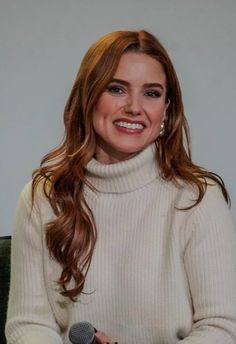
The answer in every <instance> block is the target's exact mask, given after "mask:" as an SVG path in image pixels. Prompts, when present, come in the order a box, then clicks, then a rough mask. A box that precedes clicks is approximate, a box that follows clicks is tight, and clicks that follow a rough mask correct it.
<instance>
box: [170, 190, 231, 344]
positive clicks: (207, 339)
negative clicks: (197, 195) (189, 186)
mask: <svg viewBox="0 0 236 344" xmlns="http://www.w3.org/2000/svg"><path fill="white" fill-rule="evenodd" d="M191 227H193V231H192V234H191V237H190V238H189V241H188V243H187V245H186V249H185V254H184V265H185V269H186V274H187V277H188V281H189V287H190V291H191V296H192V300H193V321H194V324H193V328H192V332H191V333H190V334H189V336H188V337H186V338H185V339H183V340H180V341H178V342H177V343H178V344H223V343H224V344H234V343H236V231H235V228H234V225H233V223H232V219H231V216H230V213H229V210H228V207H227V205H226V202H225V201H224V199H223V196H222V195H221V192H220V191H219V189H218V187H216V186H208V189H207V192H206V195H205V196H204V198H203V200H202V202H201V203H200V204H199V205H198V206H196V207H195V209H194V208H193V213H192V215H191V217H190V218H189V220H188V226H186V231H191ZM186 233H187V232H186Z"/></svg>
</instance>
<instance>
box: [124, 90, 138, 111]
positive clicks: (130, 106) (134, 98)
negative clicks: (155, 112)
mask: <svg viewBox="0 0 236 344" xmlns="http://www.w3.org/2000/svg"><path fill="white" fill-rule="evenodd" d="M124 110H125V112H126V113H127V114H131V115H133V116H138V115H141V113H142V104H141V101H140V97H139V96H138V95H134V94H133V95H129V97H128V98H127V100H126V104H125V106H124Z"/></svg>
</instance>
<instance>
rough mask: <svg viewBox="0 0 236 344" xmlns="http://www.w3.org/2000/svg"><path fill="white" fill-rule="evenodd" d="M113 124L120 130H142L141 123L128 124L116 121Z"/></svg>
mask: <svg viewBox="0 0 236 344" xmlns="http://www.w3.org/2000/svg"><path fill="white" fill-rule="evenodd" d="M114 124H115V125H116V126H118V127H120V128H126V129H131V130H137V129H138V130H142V129H144V125H143V124H141V123H130V122H125V121H117V122H114Z"/></svg>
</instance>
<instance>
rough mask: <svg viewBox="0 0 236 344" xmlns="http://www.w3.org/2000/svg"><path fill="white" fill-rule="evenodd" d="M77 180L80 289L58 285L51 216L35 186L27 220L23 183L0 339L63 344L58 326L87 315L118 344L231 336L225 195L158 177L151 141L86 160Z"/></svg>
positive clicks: (232, 281) (214, 341) (226, 340)
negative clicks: (86, 264)
mask: <svg viewBox="0 0 236 344" xmlns="http://www.w3.org/2000/svg"><path fill="white" fill-rule="evenodd" d="M87 176H88V179H89V180H90V182H91V183H92V184H93V185H94V186H95V188H96V189H97V191H92V190H90V189H89V188H88V187H85V191H84V192H85V197H86V200H87V202H88V204H89V207H90V208H91V210H92V212H93V214H94V216H95V221H96V226H97V231H98V239H97V243H96V248H95V252H94V255H93V258H92V263H91V266H90V268H89V272H88V275H87V279H86V283H85V287H84V293H83V294H81V295H80V297H79V299H78V301H77V302H75V303H73V302H71V301H69V300H68V298H66V297H63V296H62V295H60V293H59V292H58V287H57V284H56V280H57V279H58V278H59V276H60V273H61V267H60V266H59V264H58V263H57V262H55V261H54V260H52V259H51V258H50V255H49V253H48V249H47V248H46V245H45V237H44V234H45V232H44V226H45V224H46V223H47V222H48V221H49V220H51V219H53V218H54V214H53V212H52V209H51V208H50V205H49V203H48V202H47V200H46V199H45V197H44V196H43V193H42V192H40V190H39V191H38V192H37V199H36V206H35V208H34V210H33V213H32V216H31V218H30V217H29V214H30V207H31V183H29V184H28V185H26V187H25V188H24V189H23V191H22V193H21V196H20V200H19V204H18V207H17V212H16V221H15V224H16V225H15V231H14V234H13V246H12V271H11V288H10V300H9V308H8V322H7V327H6V333H7V338H8V344H42V343H45V344H62V343H64V344H68V343H69V340H68V329H69V328H70V326H71V325H72V324H74V323H76V322H79V321H89V322H90V323H91V324H93V325H94V327H96V328H97V329H99V330H101V331H103V332H105V333H106V334H107V335H108V336H109V337H110V338H111V339H112V340H113V341H118V343H119V344H235V343H236V233H235V229H234V226H233V223H232V219H231V216H230V213H229V210H228V207H227V205H226V202H225V200H224V199H223V196H222V194H221V191H220V190H219V187H218V186H216V185H209V186H208V187H207V191H206V194H205V196H204V198H203V200H202V201H201V202H200V204H198V205H197V206H195V207H193V208H192V209H190V210H187V211H186V210H178V208H183V207H187V206H189V205H191V204H192V202H193V201H194V199H196V192H195V191H194V188H193V187H190V186H188V185H182V186H176V185H174V184H173V183H172V182H167V181H164V180H163V179H162V178H161V177H160V176H159V172H158V167H157V163H156V159H155V148H154V146H153V145H151V146H149V147H147V148H146V149H145V150H143V151H142V152H141V153H139V154H138V155H137V156H135V157H133V158H132V159H130V160H126V161H123V162H119V163H116V164H111V165H102V164H100V163H99V162H98V161H96V160H95V159H94V160H91V161H90V163H89V164H88V166H87Z"/></svg>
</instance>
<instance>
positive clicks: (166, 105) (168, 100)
mask: <svg viewBox="0 0 236 344" xmlns="http://www.w3.org/2000/svg"><path fill="white" fill-rule="evenodd" d="M169 105H170V99H167V102H166V104H165V109H164V115H163V121H164V120H165V119H166V111H167V109H168V107H169Z"/></svg>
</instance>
